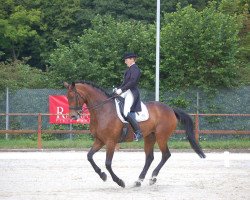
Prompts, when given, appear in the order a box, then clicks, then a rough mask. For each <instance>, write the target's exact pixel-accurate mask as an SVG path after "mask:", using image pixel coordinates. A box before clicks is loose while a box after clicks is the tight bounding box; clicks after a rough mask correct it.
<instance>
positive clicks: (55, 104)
mask: <svg viewBox="0 0 250 200" xmlns="http://www.w3.org/2000/svg"><path fill="white" fill-rule="evenodd" d="M49 113H50V114H56V115H50V119H49V122H50V123H51V124H89V122H90V115H89V111H88V109H87V107H86V105H85V104H84V105H83V113H82V116H81V117H80V118H79V119H77V120H72V119H70V118H69V116H68V114H69V104H68V99H67V97H66V96H63V95H60V96H49Z"/></svg>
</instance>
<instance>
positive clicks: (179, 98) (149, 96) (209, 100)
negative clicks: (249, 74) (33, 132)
mask: <svg viewBox="0 0 250 200" xmlns="http://www.w3.org/2000/svg"><path fill="white" fill-rule="evenodd" d="M108 92H110V93H111V89H110V90H108ZM65 94H66V90H65V89H61V90H56V89H21V90H17V91H9V92H8V105H9V113H49V95H65ZM154 95H155V94H154V91H148V90H144V89H141V99H142V101H144V102H147V101H154V98H155V96H154ZM160 99H161V101H162V102H164V103H166V104H168V105H170V106H171V107H178V108H181V109H182V110H184V111H186V112H188V113H190V114H192V113H197V112H199V113H204V114H207V113H225V114H250V86H244V87H240V88H237V89H219V90H218V91H217V92H215V93H213V94H208V93H206V92H204V91H201V90H198V89H189V90H185V91H174V92H166V93H164V94H162V95H161V97H160ZM6 105H7V101H6V92H4V93H2V94H0V113H5V112H6ZM166 123H167V122H166ZM75 127H77V125H76V126H75ZM5 128H6V117H5V116H0V129H5ZM8 128H9V129H17V130H26V129H37V117H35V116H9V127H8ZM42 128H43V129H51V128H61V127H60V125H51V124H49V117H48V116H46V117H45V116H44V117H43V124H42ZM63 128H64V129H71V128H72V125H63ZM200 129H202V130H223V129H224V130H250V119H249V117H233V116H230V117H229V116H223V117H222V116H216V117H215V116H206V117H205V116H203V117H200ZM210 137H215V136H213V135H211V136H210Z"/></svg>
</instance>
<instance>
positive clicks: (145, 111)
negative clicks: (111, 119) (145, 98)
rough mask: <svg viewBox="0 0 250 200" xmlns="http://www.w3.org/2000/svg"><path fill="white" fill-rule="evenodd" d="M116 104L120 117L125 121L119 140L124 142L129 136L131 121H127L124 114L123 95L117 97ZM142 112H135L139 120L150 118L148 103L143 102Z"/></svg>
mask: <svg viewBox="0 0 250 200" xmlns="http://www.w3.org/2000/svg"><path fill="white" fill-rule="evenodd" d="M115 106H116V112H117V116H118V117H119V119H120V120H121V121H122V122H123V128H122V131H121V137H120V140H119V143H121V142H124V141H125V140H126V138H127V137H128V132H129V123H128V122H127V121H126V117H125V116H124V113H123V110H124V98H123V97H121V96H118V97H116V98H115ZM141 108H142V111H141V112H136V113H135V119H136V121H137V122H142V121H146V120H147V119H148V118H149V113H148V109H147V107H146V105H145V104H144V103H143V102H141Z"/></svg>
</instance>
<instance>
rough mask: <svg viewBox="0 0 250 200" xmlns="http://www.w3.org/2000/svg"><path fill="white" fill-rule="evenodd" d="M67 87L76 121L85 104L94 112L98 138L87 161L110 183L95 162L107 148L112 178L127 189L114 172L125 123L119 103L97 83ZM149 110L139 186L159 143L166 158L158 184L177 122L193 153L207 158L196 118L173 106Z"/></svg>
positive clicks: (93, 124)
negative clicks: (196, 132) (196, 131)
mask: <svg viewBox="0 0 250 200" xmlns="http://www.w3.org/2000/svg"><path fill="white" fill-rule="evenodd" d="M64 86H65V87H66V88H67V98H68V103H69V116H70V118H72V119H78V118H79V116H80V111H82V105H83V104H84V103H85V104H86V105H87V108H88V110H89V112H90V132H91V134H92V135H93V136H94V143H93V146H92V147H91V149H90V150H89V152H88V154H87V159H88V161H89V162H90V163H91V165H92V167H93V168H94V170H95V172H96V173H97V174H98V175H99V176H100V178H101V179H102V180H103V181H106V180H107V175H106V173H105V172H102V171H101V169H100V168H99V167H98V166H97V165H96V163H95V161H94V160H93V155H94V154H95V153H96V152H98V151H99V150H100V149H101V148H102V147H103V146H104V145H106V161H105V166H106V168H107V170H108V171H109V173H110V175H111V177H112V179H113V181H114V182H116V183H117V184H118V185H119V186H121V187H125V183H124V181H123V180H122V179H120V178H119V177H118V176H117V175H116V174H115V173H114V172H113V169H112V158H113V155H114V151H115V147H116V144H117V143H118V142H119V139H120V137H121V132H122V129H123V123H122V122H121V120H120V119H119V118H118V116H117V113H116V107H115V101H114V98H113V97H112V95H111V94H108V93H107V92H105V90H104V89H102V88H100V87H98V86H96V85H95V84H93V83H90V82H86V81H77V82H73V83H72V84H68V83H67V82H64ZM145 105H146V107H147V109H148V111H149V119H148V120H146V121H144V122H140V123H139V126H140V128H141V131H142V133H143V138H144V152H145V155H146V160H145V165H144V167H143V170H142V172H141V173H140V175H139V178H138V180H137V181H135V186H137V187H139V186H141V183H142V181H143V180H144V178H145V176H146V173H147V171H148V169H149V167H150V165H151V163H152V161H153V159H154V145H155V143H156V142H157V144H158V146H159V149H160V151H161V154H162V157H161V161H160V163H159V164H158V166H157V167H156V168H155V169H154V171H153V173H152V176H151V179H150V181H149V184H150V185H151V184H154V183H155V182H156V180H157V179H156V177H157V175H158V173H159V171H160V170H161V168H162V166H163V165H164V164H165V163H166V161H167V160H168V159H169V157H170V156H171V153H170V151H169V148H168V145H167V142H168V139H169V138H170V136H171V134H172V133H173V132H174V131H175V129H176V127H177V123H178V122H181V124H183V125H184V127H185V131H186V135H187V139H188V141H189V143H190V145H191V147H192V148H193V150H194V151H195V152H196V153H197V154H198V155H199V156H200V157H201V158H205V157H206V156H205V154H204V153H203V151H202V149H201V147H200V146H199V144H198V143H197V142H196V140H195V136H194V130H193V125H194V124H193V120H192V118H191V117H190V116H189V115H188V114H187V113H185V112H184V111H181V110H179V109H173V108H170V107H169V106H167V105H165V104H163V103H160V102H156V101H152V102H147V103H145ZM127 141H133V131H132V128H129V137H128V138H127Z"/></svg>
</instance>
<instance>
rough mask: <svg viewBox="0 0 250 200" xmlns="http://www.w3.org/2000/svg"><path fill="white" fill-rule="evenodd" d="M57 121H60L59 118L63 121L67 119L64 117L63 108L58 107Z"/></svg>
mask: <svg viewBox="0 0 250 200" xmlns="http://www.w3.org/2000/svg"><path fill="white" fill-rule="evenodd" d="M56 114H57V115H56V120H58V118H60V117H62V118H63V119H65V116H64V115H63V107H56Z"/></svg>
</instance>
